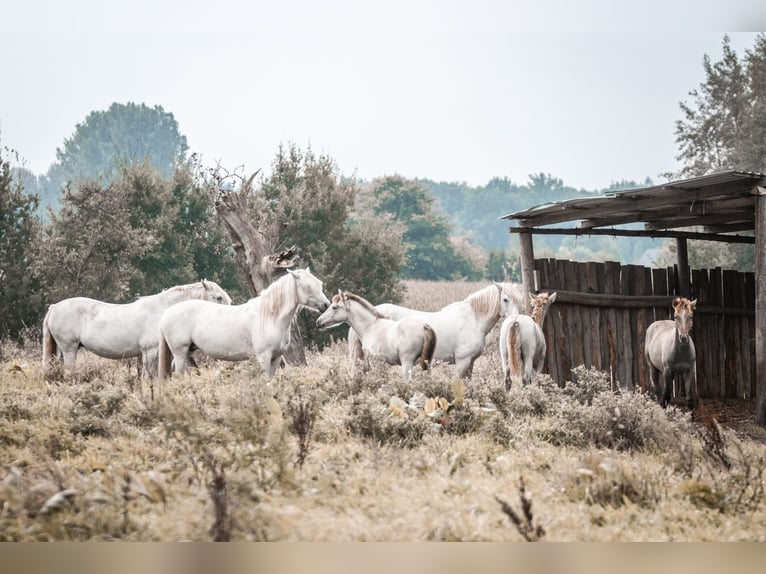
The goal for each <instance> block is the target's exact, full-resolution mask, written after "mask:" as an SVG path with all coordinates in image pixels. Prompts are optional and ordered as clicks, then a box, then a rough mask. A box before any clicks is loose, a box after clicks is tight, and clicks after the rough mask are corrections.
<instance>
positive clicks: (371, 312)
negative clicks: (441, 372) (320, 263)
mask: <svg viewBox="0 0 766 574" xmlns="http://www.w3.org/2000/svg"><path fill="white" fill-rule="evenodd" d="M341 323H348V325H349V326H350V327H351V328H352V329H354V331H356V333H358V335H359V338H360V339H361V342H362V348H363V349H364V351H366V352H368V353H370V354H371V355H374V356H380V357H382V358H383V359H384V360H385V361H386V362H387V363H388V364H389V365H401V366H402V376H403V377H405V378H411V377H412V367H413V366H414V365H415V363H416V362H419V364H420V366H421V368H422V369H423V370H427V369H430V368H431V362H432V360H433V356H434V350H435V349H436V342H437V338H436V333H435V332H434V329H433V327H431V325H429V324H428V322H427V321H426V320H425V319H423V318H422V317H419V316H417V315H409V316H406V317H402V318H401V319H398V320H395V319H388V318H386V317H384V316H383V315H381V314H380V313H379V312H378V311H376V310H375V307H373V306H372V303H370V302H369V301H367V299H364V298H363V297H360V296H359V295H355V294H353V293H351V292H350V291H346V292H343V291H339V292H338V294H337V295H335V296H333V298H332V305H330V307H329V308H328V309H327V310H326V311H325V312H324V313H322V314H321V315H320V316H319V318H318V319H317V326H318V327H319V328H321V329H329V328H331V327H335V326H337V325H340V324H341Z"/></svg>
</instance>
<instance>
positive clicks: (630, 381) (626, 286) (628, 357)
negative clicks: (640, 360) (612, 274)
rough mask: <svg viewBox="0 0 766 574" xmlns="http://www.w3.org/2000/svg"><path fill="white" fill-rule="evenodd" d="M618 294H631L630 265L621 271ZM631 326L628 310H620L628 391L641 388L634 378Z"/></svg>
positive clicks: (623, 358) (640, 383)
mask: <svg viewBox="0 0 766 574" xmlns="http://www.w3.org/2000/svg"><path fill="white" fill-rule="evenodd" d="M620 279H621V280H620V293H621V294H622V295H631V294H632V287H631V285H632V281H633V278H632V276H631V273H630V265H628V266H623V267H622V270H621V278H620ZM632 324H633V317H632V316H631V313H630V310H629V309H623V310H622V329H621V331H620V333H621V341H620V343H621V344H620V348H621V349H622V360H623V361H625V382H624V384H625V385H627V388H629V389H635V388H643V386H642V382H641V381H640V380H639V379H638V378H637V377H636V375H637V374H638V372H637V371H636V369H635V367H634V364H635V363H634V355H635V353H634V352H633V350H634V349H635V347H634V346H633V334H632V330H631V325H632Z"/></svg>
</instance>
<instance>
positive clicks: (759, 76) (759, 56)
mask: <svg viewBox="0 0 766 574" xmlns="http://www.w3.org/2000/svg"><path fill="white" fill-rule="evenodd" d="M722 48H723V50H722V53H723V57H722V59H721V60H720V61H718V62H712V61H711V59H710V57H709V56H708V55H707V54H705V56H704V57H703V62H702V64H703V68H704V71H705V81H704V82H703V83H701V84H700V86H699V88H697V89H695V90H692V91H691V92H689V95H690V96H692V97H693V102H692V103H686V102H681V103H680V106H681V111H682V112H683V115H684V117H683V119H681V120H678V121H677V122H676V130H675V135H676V143H677V144H678V146H679V149H680V153H679V155H678V157H677V159H679V160H680V161H682V162H683V168H682V169H681V175H683V176H692V177H693V176H698V175H704V174H707V173H711V172H715V171H722V170H726V169H741V170H745V171H757V172H762V171H765V170H766V35H765V34H759V35H758V36H757V38H756V42H755V45H754V46H753V47H752V48H751V49H748V50H746V51H745V57H744V65H743V62H742V61H740V59H739V57H738V56H737V53H736V52H735V51H734V49H732V47H731V44H730V40H729V37H728V36H724V38H723V46H722Z"/></svg>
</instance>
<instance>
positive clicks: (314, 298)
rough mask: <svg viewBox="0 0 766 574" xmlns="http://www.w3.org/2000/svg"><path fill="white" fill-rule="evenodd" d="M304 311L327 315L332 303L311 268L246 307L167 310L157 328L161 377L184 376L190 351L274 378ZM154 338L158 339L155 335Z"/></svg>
mask: <svg viewBox="0 0 766 574" xmlns="http://www.w3.org/2000/svg"><path fill="white" fill-rule="evenodd" d="M301 306H304V307H308V308H310V309H314V310H316V311H320V312H321V311H324V310H325V309H327V308H328V307H329V306H330V300H329V299H328V298H327V297H326V296H325V294H324V293H323V292H322V282H321V281H320V280H319V279H317V278H316V277H314V275H312V274H311V271H310V270H309V269H299V270H297V271H292V270H290V269H288V270H287V274H285V275H283V276H282V277H280V278H279V279H277V280H276V281H275V282H274V283H272V284H271V285H269V286H268V287H267V288H266V289H264V290H263V292H262V293H261V294H260V295H259V296H258V297H254V298H253V299H250V300H249V301H248V302H247V303H245V304H243V305H232V306H231V307H219V306H217V305H211V304H210V303H205V302H204V301H187V302H185V303H179V304H178V305H175V306H174V307H171V308H170V309H168V310H167V311H166V312H165V313H164V314H163V315H162V319H161V320H160V327H159V339H160V340H159V350H160V356H159V363H160V368H159V377H160V379H163V378H166V377H168V376H169V375H170V368H171V360H172V361H173V362H174V365H175V367H174V370H173V372H175V373H182V372H183V371H184V369H185V368H186V362H187V359H188V357H189V352H190V350H191V349H192V347H194V348H196V349H199V350H200V351H202V352H203V353H205V354H206V355H208V356H209V357H212V358H214V359H221V360H224V361H244V360H245V359H249V358H255V359H256V360H257V361H258V363H259V364H260V365H261V368H262V369H263V371H264V372H265V373H268V377H269V378H272V377H273V376H274V373H275V372H276V370H277V367H278V366H279V361H280V359H281V357H282V355H283V354H284V352H285V351H286V350H287V347H288V345H289V344H290V323H291V322H292V320H293V317H295V315H296V313H297V312H298V310H299V308H300V307H301ZM155 336H156V335H155Z"/></svg>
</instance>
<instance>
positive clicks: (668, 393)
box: [660, 367, 673, 409]
mask: <svg viewBox="0 0 766 574" xmlns="http://www.w3.org/2000/svg"><path fill="white" fill-rule="evenodd" d="M662 382H663V392H662V401H660V405H662V408H663V409H664V408H667V406H668V405H669V404H670V399H671V397H672V396H673V372H672V371H671V370H670V369H668V368H667V367H666V368H664V369H663V370H662Z"/></svg>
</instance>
